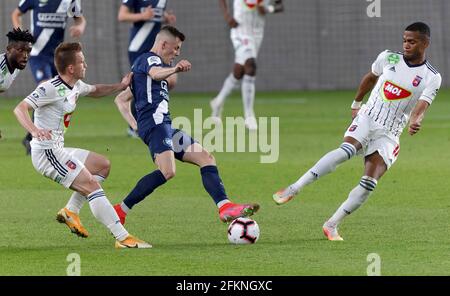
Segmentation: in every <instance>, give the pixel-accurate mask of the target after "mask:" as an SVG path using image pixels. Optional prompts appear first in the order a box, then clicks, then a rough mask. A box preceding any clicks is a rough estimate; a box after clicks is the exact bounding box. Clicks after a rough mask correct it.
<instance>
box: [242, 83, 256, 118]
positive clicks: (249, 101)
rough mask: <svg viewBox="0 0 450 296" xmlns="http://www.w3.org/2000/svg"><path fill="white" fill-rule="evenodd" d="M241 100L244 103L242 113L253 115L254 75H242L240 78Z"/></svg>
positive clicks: (248, 115)
mask: <svg viewBox="0 0 450 296" xmlns="http://www.w3.org/2000/svg"><path fill="white" fill-rule="evenodd" d="M242 102H243V104H244V115H245V118H247V117H254V116H255V112H254V111H253V104H254V102H255V76H250V75H244V78H243V79H242Z"/></svg>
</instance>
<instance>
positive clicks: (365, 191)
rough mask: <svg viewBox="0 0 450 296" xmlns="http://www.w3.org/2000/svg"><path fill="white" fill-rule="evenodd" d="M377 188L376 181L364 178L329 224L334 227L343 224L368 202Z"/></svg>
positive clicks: (367, 177)
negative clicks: (346, 218) (343, 221)
mask: <svg viewBox="0 0 450 296" xmlns="http://www.w3.org/2000/svg"><path fill="white" fill-rule="evenodd" d="M376 186H377V180H376V179H374V178H372V177H369V176H363V177H362V178H361V181H360V182H359V184H358V186H356V187H355V188H353V190H352V191H350V193H349V195H348V198H347V200H346V201H344V202H343V203H342V205H341V206H340V207H339V208H338V209H337V211H336V212H335V213H334V215H333V216H332V217H331V218H330V219H329V220H328V222H327V223H328V224H329V225H330V226H333V227H335V226H337V225H338V224H339V223H341V221H342V220H343V219H344V218H345V217H347V216H348V215H350V214H351V213H353V212H354V211H356V210H357V209H358V208H359V207H360V206H361V205H362V204H363V203H364V202H365V201H366V200H367V198H368V197H369V195H370V194H371V193H372V191H373V190H374V189H375V187H376Z"/></svg>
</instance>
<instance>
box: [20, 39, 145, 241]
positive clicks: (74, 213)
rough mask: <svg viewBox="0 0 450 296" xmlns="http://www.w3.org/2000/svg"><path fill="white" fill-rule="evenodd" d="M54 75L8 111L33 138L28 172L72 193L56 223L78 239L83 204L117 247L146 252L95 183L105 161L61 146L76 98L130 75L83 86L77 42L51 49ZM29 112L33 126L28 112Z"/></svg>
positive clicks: (111, 89)
mask: <svg viewBox="0 0 450 296" xmlns="http://www.w3.org/2000/svg"><path fill="white" fill-rule="evenodd" d="M55 66H56V69H57V71H58V76H56V77H55V78H53V79H51V80H49V81H46V82H44V83H41V84H40V85H39V86H38V87H37V88H36V89H35V90H34V91H33V92H32V93H31V94H30V95H29V96H28V97H26V98H25V99H24V100H23V101H22V102H21V103H19V104H18V105H17V107H16V108H15V109H14V113H15V115H16V117H17V119H18V121H19V122H20V124H21V125H22V126H23V127H24V128H25V129H27V130H28V131H29V132H30V133H31V134H32V136H33V140H32V141H31V160H32V163H33V166H34V168H35V169H36V170H37V171H38V172H39V173H41V174H42V175H44V176H45V177H47V178H50V179H52V180H54V181H55V182H57V183H60V184H61V185H63V186H64V187H66V188H70V189H72V190H73V191H74V193H73V194H72V196H71V198H70V200H69V202H68V203H67V205H66V206H65V207H64V208H62V209H61V210H60V211H59V212H58V214H57V220H58V221H59V222H61V223H65V224H66V225H67V226H68V227H69V228H70V230H71V231H72V232H73V233H75V234H77V235H78V236H81V237H87V236H88V233H87V231H86V229H85V228H84V227H83V226H82V224H81V222H80V218H79V215H78V214H79V211H80V209H81V207H82V205H83V203H84V201H85V200H88V201H89V206H90V208H91V211H92V213H93V215H94V216H95V218H96V219H97V220H98V221H99V222H101V223H102V224H103V225H105V226H106V227H107V228H108V229H109V231H110V232H111V233H112V234H113V235H114V237H115V238H116V247H117V248H150V247H151V245H149V244H147V243H146V242H144V241H141V240H139V239H137V238H135V237H133V236H131V235H129V233H128V232H127V230H126V229H125V228H124V227H123V226H122V224H121V223H120V220H119V217H118V216H117V214H116V212H115V211H114V209H113V207H112V205H111V203H110V202H109V200H108V199H107V197H106V195H105V193H104V191H103V189H102V187H101V186H100V182H101V181H103V180H104V179H105V178H106V177H107V176H108V174H109V170H110V163H109V161H108V159H107V158H106V157H104V156H102V155H100V154H97V153H94V152H90V151H87V150H83V149H77V148H65V147H64V131H65V129H66V128H68V127H69V124H70V119H71V116H72V114H73V112H74V111H75V108H76V104H77V100H78V98H79V97H82V96H91V97H101V96H106V95H110V94H113V93H115V92H118V91H121V90H124V89H125V88H127V87H128V85H129V84H130V81H131V73H130V74H128V75H127V76H125V77H124V78H123V79H122V81H121V82H120V83H116V84H96V85H89V84H86V83H84V82H83V81H82V80H81V79H83V78H84V77H85V72H86V67H87V65H86V63H85V60H84V55H83V52H82V48H81V44H80V43H77V42H76V43H61V44H60V45H59V46H58V47H57V48H56V50H55ZM32 109H34V110H35V118H34V123H33V121H32V120H31V117H30V114H29V111H30V110H32Z"/></svg>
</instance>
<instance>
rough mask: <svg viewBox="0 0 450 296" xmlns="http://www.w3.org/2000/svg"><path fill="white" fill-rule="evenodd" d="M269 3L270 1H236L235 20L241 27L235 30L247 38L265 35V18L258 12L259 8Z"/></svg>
mask: <svg viewBox="0 0 450 296" xmlns="http://www.w3.org/2000/svg"><path fill="white" fill-rule="evenodd" d="M268 3H269V1H268V0H234V5H233V18H234V19H235V20H236V22H237V23H238V24H239V25H238V26H237V27H236V28H234V29H233V30H236V33H238V34H241V35H247V36H262V35H264V24H265V17H264V15H261V14H260V13H259V12H258V9H257V6H258V5H265V6H267V5H268Z"/></svg>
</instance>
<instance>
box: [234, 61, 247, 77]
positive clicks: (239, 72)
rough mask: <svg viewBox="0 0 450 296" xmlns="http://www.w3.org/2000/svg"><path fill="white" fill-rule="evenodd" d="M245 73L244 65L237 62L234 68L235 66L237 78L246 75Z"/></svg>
mask: <svg viewBox="0 0 450 296" xmlns="http://www.w3.org/2000/svg"><path fill="white" fill-rule="evenodd" d="M244 73H245V69H244V67H243V66H242V65H239V64H235V66H234V68H233V76H234V78H235V79H237V80H241V79H242V77H243V76H244Z"/></svg>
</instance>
